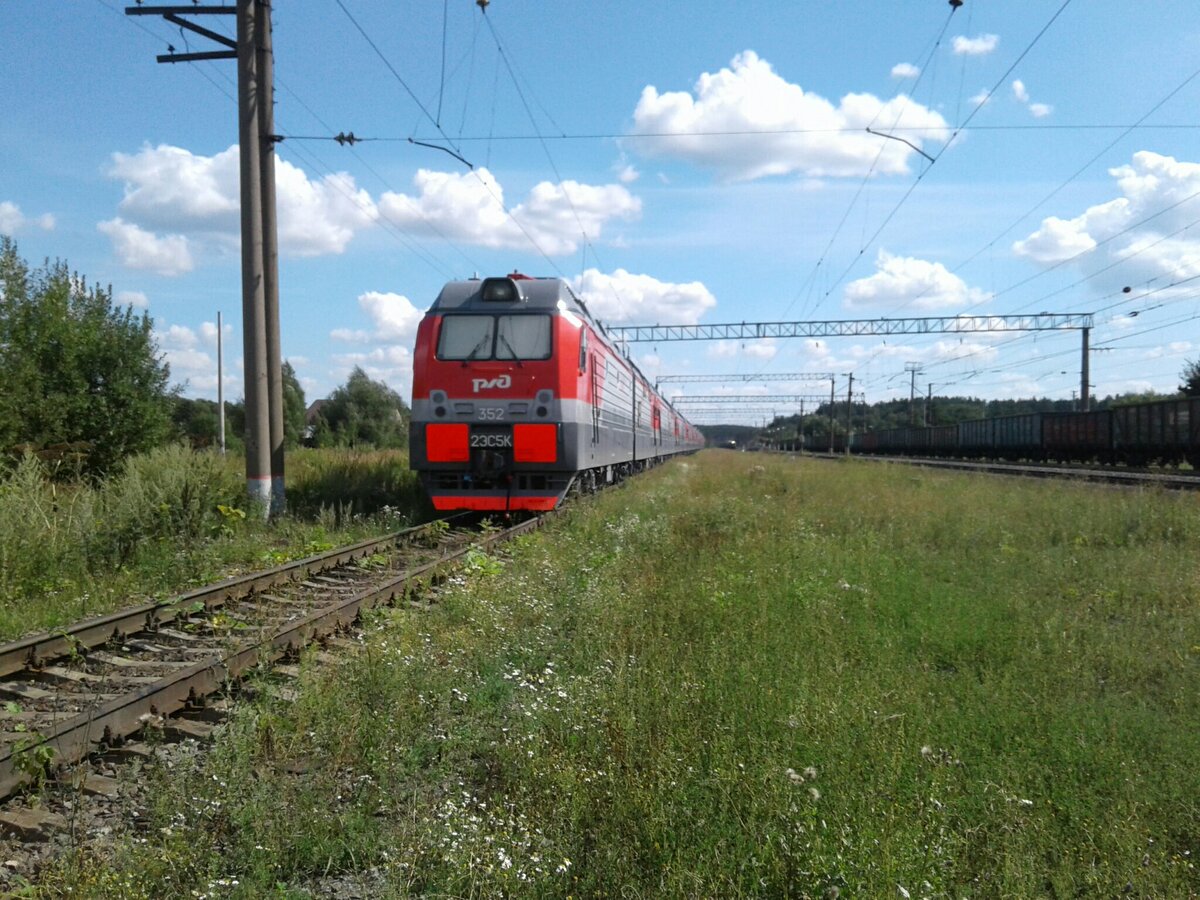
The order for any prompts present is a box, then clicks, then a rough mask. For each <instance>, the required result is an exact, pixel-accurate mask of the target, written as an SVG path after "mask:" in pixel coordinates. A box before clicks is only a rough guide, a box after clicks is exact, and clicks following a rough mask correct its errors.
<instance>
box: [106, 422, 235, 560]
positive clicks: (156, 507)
mask: <svg viewBox="0 0 1200 900" xmlns="http://www.w3.org/2000/svg"><path fill="white" fill-rule="evenodd" d="M101 497H102V509H103V513H102V520H101V521H100V522H98V523H97V525H98V526H99V527H98V528H97V529H96V532H95V533H94V534H93V536H92V537H93V546H94V547H95V549H96V551H97V555H99V556H101V557H103V558H106V559H108V560H110V561H112V562H114V563H117V564H121V563H124V562H126V561H128V560H129V559H130V557H131V556H132V555H133V554H134V552H135V551H136V550H137V548H138V546H139V545H140V544H141V543H142V542H143V541H147V540H177V541H194V540H196V539H197V538H199V537H202V536H204V535H206V534H208V533H211V532H213V531H215V530H217V529H218V528H219V527H220V526H221V525H222V524H223V517H222V516H221V514H220V512H219V507H221V506H225V507H234V506H237V505H238V504H239V503H241V502H242V500H243V497H244V489H243V487H242V482H241V478H240V476H239V475H238V473H237V472H236V471H235V470H234V469H233V468H231V466H230V465H229V464H228V463H226V461H225V460H224V459H222V458H221V457H220V456H217V455H215V454H212V453H197V452H194V451H192V450H189V449H188V448H187V447H185V446H183V445H181V444H179V445H175V446H170V447H161V448H159V449H157V450H152V451H150V452H149V453H145V454H142V455H140V456H135V457H133V458H131V459H130V460H129V461H128V463H127V464H126V466H125V469H124V471H123V472H121V474H120V475H118V476H116V477H115V478H112V479H111V480H109V481H107V482H105V484H104V485H103V488H102V491H101Z"/></svg>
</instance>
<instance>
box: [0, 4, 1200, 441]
mask: <svg viewBox="0 0 1200 900" xmlns="http://www.w3.org/2000/svg"><path fill="white" fill-rule="evenodd" d="M275 6H276V10H275V32H274V35H275V51H276V79H277V82H276V89H277V105H276V131H277V132H279V133H280V134H282V135H284V136H285V140H284V141H283V142H282V143H281V144H280V145H279V149H278V156H279V163H278V169H277V172H278V175H277V178H278V185H279V196H280V226H281V227H280V244H281V263H280V289H281V310H282V323H281V328H282V335H283V350H284V355H285V356H286V357H287V358H289V359H290V360H292V362H293V365H294V366H295V368H296V370H297V372H298V374H299V375H300V377H301V380H302V383H303V385H304V387H305V389H306V392H307V393H308V396H309V398H310V399H314V398H316V397H320V396H324V395H326V394H327V393H328V392H329V391H330V390H331V389H332V388H333V387H335V386H336V385H338V384H340V383H342V382H343V381H344V380H345V377H346V375H347V374H348V373H349V371H350V370H351V368H352V367H353V366H355V365H359V366H362V367H363V368H364V369H365V370H366V371H367V372H368V373H369V374H371V375H372V376H373V377H376V378H380V379H382V380H385V381H387V382H388V383H389V384H390V385H392V386H393V387H394V388H396V389H397V390H398V391H400V392H401V393H403V394H407V393H408V391H409V390H410V384H411V346H412V339H413V335H414V333H415V326H416V321H417V320H418V319H419V316H420V313H421V311H423V310H424V309H425V308H426V307H427V306H428V305H429V303H430V302H431V301H432V299H433V298H434V296H435V295H436V293H437V291H438V289H439V288H440V286H441V285H442V284H443V283H444V282H445V281H447V280H450V279H453V278H462V277H468V276H470V275H472V274H474V273H476V272H478V273H480V274H497V273H503V272H507V271H512V270H514V269H517V270H520V271H523V272H526V273H529V274H535V275H557V276H561V277H564V278H567V279H568V280H570V281H572V283H574V284H575V285H576V286H577V288H578V289H579V290H580V291H581V292H582V293H583V295H584V296H585V298H586V299H587V300H588V301H589V303H590V305H591V306H592V308H593V310H594V311H595V312H596V313H597V314H598V315H599V317H600V318H602V319H603V320H605V321H606V322H609V323H612V324H653V323H662V324H668V323H690V322H707V323H717V322H731V321H734V322H740V321H779V320H799V319H803V320H814V319H860V318H875V317H880V316H887V317H891V318H896V317H900V316H925V315H953V314H959V313H970V314H972V315H986V314H997V315H1000V314H1010V313H1019V312H1026V313H1027V312H1041V311H1052V312H1093V313H1095V315H1096V328H1095V329H1094V331H1093V333H1092V337H1091V342H1092V346H1093V347H1094V348H1095V352H1094V353H1093V355H1092V360H1091V377H1092V382H1093V384H1094V385H1095V387H1094V391H1095V393H1097V394H1099V395H1101V396H1103V395H1105V394H1110V393H1119V392H1126V391H1137V390H1148V389H1156V390H1160V391H1169V390H1173V389H1174V387H1175V386H1176V385H1177V383H1178V380H1179V373H1180V371H1181V370H1182V368H1183V366H1184V364H1185V363H1186V362H1187V361H1188V360H1190V359H1194V358H1197V357H1198V356H1200V330H1198V329H1200V324H1198V322H1197V317H1198V316H1200V310H1198V308H1197V302H1196V299H1195V297H1196V292H1197V288H1198V285H1200V277H1197V276H1200V125H1198V124H1197V122H1196V119H1195V110H1196V109H1197V108H1198V107H1200V77H1195V78H1193V75H1195V74H1196V73H1197V67H1198V66H1200V18H1198V17H1196V16H1194V15H1192V16H1189V15H1188V14H1186V12H1185V11H1184V10H1183V8H1181V7H1180V5H1179V4H1174V3H1165V2H1162V3H1159V2H1151V3H1145V2H1136V3H1135V2H1132V0H1127V2H1117V0H1073V2H1067V3H1066V4H1063V2H1062V0H1039V2H1032V0H1005V2H999V0H965V2H964V3H963V5H962V7H961V8H959V9H958V10H957V11H955V12H953V13H951V8H950V6H949V5H948V4H947V3H946V2H944V0H920V2H917V0H894V2H887V3H879V2H863V3H844V2H842V3H833V2H826V3H812V2H794V3H783V2H778V0H776V2H770V3H768V2H740V3H737V4H730V3H726V2H710V0H696V2H690V3H686V4H684V3H670V4H667V3H656V4H651V3H645V2H626V0H609V2H605V3H601V4H596V3H582V2H559V3H553V4H547V3H534V2H529V0H493V2H492V3H491V4H490V6H489V7H488V9H487V13H486V16H487V19H488V20H490V21H488V22H485V21H484V19H483V17H482V15H481V13H480V10H479V8H478V7H477V6H476V5H475V3H474V2H471V0H444V2H436V0H428V2H424V3H383V2H378V0H340V2H339V0H292V2H284V0H278V2H276V4H275ZM122 9H123V4H120V3H117V2H115V0H70V2H66V0H61V2H55V3H44V2H33V0H7V2H5V3H4V4H3V6H0V48H2V49H3V58H4V60H5V63H4V70H5V73H6V76H7V77H6V84H7V86H8V91H7V92H6V94H7V96H6V104H5V113H4V116H3V118H2V119H0V233H5V234H10V235H13V236H15V238H16V240H17V243H18V247H19V248H20V250H21V252H22V254H23V255H24V256H25V257H26V259H29V260H31V261H33V262H40V261H41V260H42V259H43V258H47V257H49V258H61V259H65V260H67V261H68V262H69V263H70V264H71V266H72V267H73V268H75V269H77V270H78V271H80V272H81V273H83V274H85V275H86V276H87V277H88V278H89V279H90V280H93V281H98V282H100V283H102V284H109V283H111V285H112V286H113V289H114V292H115V294H116V295H117V296H118V297H119V298H120V299H121V300H122V302H130V303H133V304H135V305H136V306H138V307H140V308H146V309H148V311H149V313H150V314H151V315H152V316H153V318H154V320H155V324H156V329H157V332H158V336H159V343H160V347H161V349H162V350H163V352H164V353H165V354H166V356H167V358H168V360H169V362H170V363H171V367H172V374H173V378H174V380H175V381H176V382H178V383H180V384H182V385H184V393H185V394H187V395H189V396H206V397H215V395H216V354H215V334H216V329H215V325H214V324H213V323H214V322H215V320H216V313H217V311H218V310H221V311H222V312H223V314H224V320H225V323H226V326H227V328H226V331H227V341H226V344H225V346H226V348H227V352H226V361H225V362H226V366H225V377H226V385H227V396H230V397H238V396H240V395H241V393H242V388H241V379H242V375H241V368H240V365H241V360H240V348H241V333H240V325H241V323H240V319H241V298H240V291H241V287H240V257H239V252H238V216H237V196H238V186H237V148H236V141H237V132H236V105H235V103H234V101H233V99H232V98H233V97H234V96H235V95H236V94H235V85H234V80H235V77H236V73H235V70H234V65H233V63H232V62H216V63H199V64H179V65H159V64H156V63H155V60H154V57H155V55H156V54H158V53H162V52H165V50H166V47H167V45H168V44H172V45H174V46H175V47H176V48H177V49H178V50H181V51H182V50H185V49H187V48H188V47H189V46H190V48H191V49H209V47H208V45H207V44H206V42H204V41H203V40H201V39H197V38H196V37H195V36H190V37H189V38H188V39H187V40H185V38H184V36H182V35H181V34H180V32H179V30H178V29H176V28H175V27H174V26H171V25H169V24H166V23H164V22H163V21H162V20H160V19H157V18H152V17H139V18H137V19H134V18H131V17H127V16H125V15H124V14H123V12H122ZM212 23H213V20H210V21H209V22H208V23H206V24H212ZM232 25H233V23H232V21H231V20H229V21H227V22H225V21H219V20H218V24H217V26H216V27H218V28H219V29H222V30H227V31H229V32H230V33H231V32H232ZM364 32H365V35H366V37H364ZM367 38H369V39H370V40H369V41H368V39H367ZM372 44H374V47H373V46H372ZM443 45H444V46H445V53H444V54H443ZM501 50H502V54H501ZM506 61H507V64H506ZM393 70H394V72H393ZM443 72H444V75H443ZM410 91H411V94H412V95H415V96H416V98H417V99H416V100H414V99H413V96H411V95H410ZM989 92H990V93H989ZM417 101H419V104H418V102H417ZM431 120H432V121H431ZM435 123H436V124H435ZM867 126H871V127H872V128H873V129H874V130H876V131H881V132H887V133H890V134H893V135H895V136H897V137H899V136H903V137H904V138H905V139H906V140H908V141H910V142H911V143H912V144H915V145H917V146H919V147H920V149H921V151H922V153H924V154H928V156H929V157H932V158H933V159H934V160H936V162H933V163H931V162H930V161H929V159H928V158H926V156H923V155H921V154H920V153H918V152H916V151H915V150H913V149H910V148H909V147H908V146H907V145H906V144H903V143H901V142H900V141H898V140H890V139H888V138H881V137H876V136H873V135H869V134H867V133H866V131H865V128H866V127H867ZM1135 126H1136V127H1135ZM343 131H344V132H349V131H353V132H354V134H355V135H357V136H359V137H364V138H375V139H376V140H370V141H366V142H364V143H361V144H358V145H356V146H353V147H343V146H339V145H338V144H337V143H335V142H333V141H330V140H328V139H327V138H329V137H331V136H333V135H335V134H337V133H338V132H343ZM410 137H414V138H416V139H417V140H422V141H426V142H440V143H445V142H447V141H449V142H452V143H453V145H454V146H455V147H456V148H457V151H458V152H459V154H460V155H461V156H462V157H464V158H465V159H466V160H467V161H468V162H469V163H471V164H472V165H473V166H474V168H473V169H468V168H467V166H465V165H463V164H461V163H459V162H458V161H457V160H455V159H454V158H453V157H451V156H450V155H448V154H445V153H441V152H438V151H436V150H430V149H425V148H422V147H419V146H415V145H413V144H411V143H409V142H408V140H407V139H408V138H410ZM312 138H326V139H324V140H314V139H312ZM501 196H502V197H503V200H504V203H505V205H506V206H507V208H508V212H505V210H504V209H502V208H500V207H499V205H498V204H497V198H498V197H501ZM1191 279H1196V280H1194V281H1193V280H1191ZM1125 287H1129V288H1130V290H1129V291H1128V292H1125V291H1124V290H1123V289H1124V288H1125ZM633 352H634V355H635V357H636V358H637V359H638V360H639V362H640V363H641V364H642V366H643V368H644V369H645V370H646V371H647V372H648V374H650V375H652V376H653V375H657V374H687V373H739V374H759V373H762V374H771V373H789V372H826V371H833V372H837V373H848V372H853V373H854V376H855V385H856V391H857V390H859V389H861V390H863V391H864V393H865V396H866V399H867V400H868V401H873V400H879V399H884V398H888V397H895V396H907V394H908V391H909V388H910V381H909V376H908V375H907V374H905V364H906V363H910V362H916V363H920V364H921V366H922V367H923V371H922V373H921V374H920V375H918V377H917V389H918V390H919V391H921V392H924V391H925V390H926V389H927V387H928V385H929V384H930V383H932V384H933V390H934V393H935V394H936V393H942V392H946V393H955V394H970V395H974V396H981V397H1017V396H1029V395H1032V394H1038V395H1041V396H1052V397H1063V398H1065V397H1070V396H1071V392H1072V390H1075V389H1077V388H1078V386H1079V374H1078V369H1079V338H1078V335H1077V334H1075V333H1066V334H1041V335H1039V336H1036V337H1035V336H1034V335H1032V334H1027V335H1023V336H1020V337H1014V336H1012V335H998V334H993V335H964V336H962V337H961V338H960V337H959V336H948V335H940V336H939V335H928V336H906V337H892V338H888V339H886V340H885V339H884V338H877V337H856V338H835V339H831V340H827V341H826V340H823V341H820V342H815V341H806V340H787V341H775V342H747V343H745V344H742V343H736V342H735V343H678V344H660V345H657V346H651V345H646V344H638V345H634V347H633ZM843 383H844V382H843ZM681 390H682V391H684V392H686V393H691V394H712V393H719V392H727V393H754V394H764V395H770V394H773V393H775V394H782V393H789V394H794V393H797V392H798V389H797V386H796V385H794V384H793V385H780V384H776V383H772V382H763V383H761V384H751V385H750V386H749V387H747V386H745V385H726V386H713V385H695V386H686V387H684V388H681ZM808 390H809V389H808V388H804V389H803V391H804V392H807V391H808ZM811 390H812V391H813V392H818V391H825V390H827V387H824V386H820V385H814V386H812V388H811ZM841 390H844V388H842V387H840V388H839V391H841ZM779 411H780V412H788V411H790V410H788V409H786V408H781V409H780V410H779ZM750 415H751V416H752V417H755V418H761V416H762V413H755V414H750ZM729 417H730V416H729V415H725V416H723V417H722V418H729Z"/></svg>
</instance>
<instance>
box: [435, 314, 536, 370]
mask: <svg viewBox="0 0 1200 900" xmlns="http://www.w3.org/2000/svg"><path fill="white" fill-rule="evenodd" d="M437 356H438V359H448V360H463V361H464V362H465V361H466V360H472V359H513V360H517V359H549V358H550V316H543V315H519V316H473V315H458V316H445V317H444V318H443V319H442V330H441V334H440V335H439V336H438V348H437Z"/></svg>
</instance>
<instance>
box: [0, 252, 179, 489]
mask: <svg viewBox="0 0 1200 900" xmlns="http://www.w3.org/2000/svg"><path fill="white" fill-rule="evenodd" d="M0 290H2V291H3V296H2V298H0V450H4V449H9V448H12V447H14V446H16V445H21V444H26V445H33V446H34V447H38V448H40V447H46V446H50V445H55V444H65V443H72V444H79V445H81V446H83V447H84V454H83V456H84V458H83V470H84V471H85V472H86V473H87V474H92V475H99V474H103V473H105V472H107V471H110V470H111V469H113V468H114V467H116V466H117V465H119V463H120V462H121V460H122V459H123V458H124V457H125V456H127V455H129V454H132V453H138V452H141V451H143V450H148V449H150V448H151V447H154V446H156V445H157V444H160V443H162V442H163V441H164V440H165V439H166V438H167V436H168V435H169V433H170V412H171V406H172V400H173V394H172V392H171V391H170V390H169V389H168V379H169V378H170V370H169V369H168V367H167V364H166V363H165V362H164V361H163V360H162V358H161V357H160V355H159V352H158V347H157V345H156V344H155V341H154V335H153V332H152V330H151V329H152V325H153V323H152V321H151V319H150V317H149V316H148V315H146V314H144V313H143V314H141V315H137V314H135V313H134V312H133V310H132V309H130V308H128V307H117V306H114V304H113V298H112V288H111V287H110V288H100V287H98V286H96V285H91V286H89V285H88V284H87V282H86V281H85V280H84V279H83V278H82V277H81V276H79V275H78V274H75V273H72V272H71V271H70V270H69V269H68V268H67V265H66V263H64V262H61V261H58V262H55V263H53V264H51V263H49V262H47V263H46V264H45V265H43V266H42V267H41V268H40V269H36V270H30V268H29V266H28V265H27V264H26V263H25V261H24V260H23V259H21V257H20V255H19V254H18V252H17V245H16V243H15V242H13V241H12V239H11V238H7V237H4V238H0Z"/></svg>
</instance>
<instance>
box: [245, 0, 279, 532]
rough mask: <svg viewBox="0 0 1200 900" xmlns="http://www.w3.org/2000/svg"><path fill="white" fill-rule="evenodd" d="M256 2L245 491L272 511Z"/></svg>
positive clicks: (249, 70)
mask: <svg viewBox="0 0 1200 900" xmlns="http://www.w3.org/2000/svg"><path fill="white" fill-rule="evenodd" d="M258 21H259V20H258V4H257V2H256V0H238V5H237V36H238V39H237V43H238V142H239V144H240V148H241V150H240V162H241V187H242V355H243V357H244V360H245V366H246V493H247V494H249V495H250V500H251V502H253V503H256V504H258V505H259V506H260V507H261V509H262V511H263V514H264V515H266V514H269V513H270V510H271V408H270V403H271V400H270V397H271V395H270V392H269V390H268V382H267V299H266V282H265V279H266V275H265V271H264V265H263V215H262V167H261V164H260V162H259V156H260V155H261V153H262V144H261V142H260V139H259V136H260V133H261V132H260V131H259V128H260V125H261V119H260V118H259V97H260V96H261V93H260V91H259V85H258V78H259V72H258V53H257V43H258V40H259V33H258Z"/></svg>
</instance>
